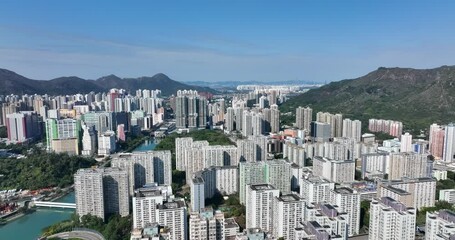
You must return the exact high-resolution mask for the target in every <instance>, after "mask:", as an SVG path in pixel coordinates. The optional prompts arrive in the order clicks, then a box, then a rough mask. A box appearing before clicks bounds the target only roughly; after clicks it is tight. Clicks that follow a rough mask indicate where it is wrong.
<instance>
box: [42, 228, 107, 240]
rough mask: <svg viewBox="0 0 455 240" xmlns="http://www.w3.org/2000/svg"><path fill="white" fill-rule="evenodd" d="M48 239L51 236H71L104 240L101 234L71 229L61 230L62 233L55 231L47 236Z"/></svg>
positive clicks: (88, 239) (70, 237)
mask: <svg viewBox="0 0 455 240" xmlns="http://www.w3.org/2000/svg"><path fill="white" fill-rule="evenodd" d="M47 238H48V239H51V238H61V239H72V238H77V239H82V240H105V239H104V238H103V237H102V236H100V235H99V234H96V233H94V232H90V231H79V230H78V231H71V232H62V233H57V234H54V235H51V236H49V237H47Z"/></svg>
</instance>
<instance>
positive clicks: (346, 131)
mask: <svg viewBox="0 0 455 240" xmlns="http://www.w3.org/2000/svg"><path fill="white" fill-rule="evenodd" d="M342 136H343V137H347V138H353V139H355V141H356V142H360V141H361V138H362V122H360V121H359V120H351V119H349V118H346V119H344V120H343V133H342Z"/></svg>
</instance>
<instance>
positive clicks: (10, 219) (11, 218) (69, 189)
mask: <svg viewBox="0 0 455 240" xmlns="http://www.w3.org/2000/svg"><path fill="white" fill-rule="evenodd" d="M65 189H66V191H64V192H63V193H62V194H60V195H58V196H56V197H53V198H51V199H50V200H49V201H50V202H54V201H56V200H58V199H61V198H63V197H65V196H66V195H68V194H70V193H71V192H73V191H74V189H73V187H72V186H71V187H67V188H65ZM31 209H36V208H35V207H33V208H31ZM34 212H35V210H34V211H30V212H25V213H24V212H19V211H17V212H15V213H14V214H12V215H11V216H8V217H7V218H5V219H4V220H5V222H4V223H3V224H0V228H1V227H2V226H6V225H8V223H10V222H13V221H15V220H17V219H19V218H21V217H23V216H26V215H28V214H31V213H34Z"/></svg>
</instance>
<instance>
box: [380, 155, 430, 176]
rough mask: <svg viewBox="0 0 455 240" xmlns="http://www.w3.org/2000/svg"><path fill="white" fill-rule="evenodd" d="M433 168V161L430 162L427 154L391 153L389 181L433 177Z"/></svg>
mask: <svg viewBox="0 0 455 240" xmlns="http://www.w3.org/2000/svg"><path fill="white" fill-rule="evenodd" d="M432 168H433V163H432V161H430V160H428V156H427V154H417V153H412V152H404V153H391V154H390V161H389V163H388V167H387V169H388V171H389V172H387V174H388V179H389V180H396V179H401V178H403V177H407V178H421V177H431V172H432Z"/></svg>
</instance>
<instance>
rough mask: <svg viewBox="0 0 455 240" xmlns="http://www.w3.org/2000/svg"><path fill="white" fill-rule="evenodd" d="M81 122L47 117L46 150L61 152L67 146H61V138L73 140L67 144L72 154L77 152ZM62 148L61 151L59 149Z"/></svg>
mask: <svg viewBox="0 0 455 240" xmlns="http://www.w3.org/2000/svg"><path fill="white" fill-rule="evenodd" d="M80 133H81V122H80V120H75V119H70V118H66V119H50V118H49V119H47V121H46V147H47V150H48V151H55V152H63V151H66V150H67V149H68V148H65V147H62V148H60V147H59V145H61V144H60V143H61V140H73V141H71V142H70V143H68V145H71V146H70V147H71V148H72V149H73V150H72V152H73V153H74V154H76V155H77V154H79V138H80ZM59 149H62V150H63V151H59Z"/></svg>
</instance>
